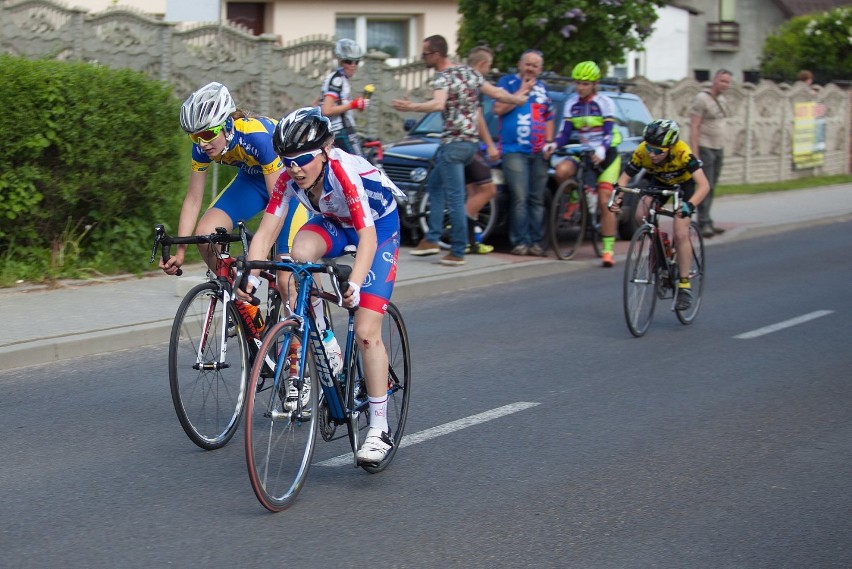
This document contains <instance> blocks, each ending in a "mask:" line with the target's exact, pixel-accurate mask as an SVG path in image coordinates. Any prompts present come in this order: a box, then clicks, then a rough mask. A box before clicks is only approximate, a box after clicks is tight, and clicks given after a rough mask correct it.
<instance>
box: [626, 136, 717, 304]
mask: <svg viewBox="0 0 852 569" xmlns="http://www.w3.org/2000/svg"><path fill="white" fill-rule="evenodd" d="M643 138H644V140H643V142H642V143H640V144H639V146H638V147H637V148H636V150H634V151H633V155H632V156H631V157H630V162H629V163H628V164H627V167H626V168H625V169H624V172H623V173H622V174H621V176H619V178H618V185H619V186H624V185H626V184H628V183H629V182H630V180H631V178H633V176H635V175H636V174H638V173H639V171H640V170H642V169H643V168H644V169H645V171H646V172H647V173H648V174H649V175H650V176H651V177H652V179H653V183H655V184H658V185H662V186H673V185H675V184H680V187H681V189H682V190H683V203H682V204H681V207H680V211H678V212H677V215H676V216H675V218H674V244H675V248H676V249H677V253H678V254H677V264H678V271H679V273H680V275H681V277H680V282H678V285H677V286H678V289H679V293H678V295H677V306H675V308H676V309H677V310H686V309H688V308H689V306H690V304H692V293H691V292H690V288H691V287H690V283H689V278H688V277H687V276H684V275H689V269H690V263H691V260H692V243H691V242H690V240H689V224H690V218H691V216H692V214H693V213H695V208H696V207H698V204H700V203H701V202H702V201H703V200H704V198H706V197H707V195H708V194H709V193H710V182H709V181H708V179H707V176H706V175H705V174H704V170H703V169H702V168H701V161H700V160H699V159H698V158H696V157H695V155H694V154H693V153H692V149H691V148H690V147H689V145H687V144H686V142H684V141H683V140H680V128H679V127H678V125H677V123H676V122H675V121H672V120H667V119H658V120H655V121H651V122H649V123H648V125H647V126H646V127H645V132H644V133H643ZM652 199H654V198H653V197H652V196H644V197H643V198H642V201H640V203H639V207H637V208H636V217H637V219H642V218H643V217H645V216H646V215H647V213H648V208H649V207H650V205H651V200H652ZM620 204H621V196H619V197H618V198H616V199H615V202H614V203H613V206H612V211H613V212H615V213H617V212H618V211H619V209H620V208H619V206H620Z"/></svg>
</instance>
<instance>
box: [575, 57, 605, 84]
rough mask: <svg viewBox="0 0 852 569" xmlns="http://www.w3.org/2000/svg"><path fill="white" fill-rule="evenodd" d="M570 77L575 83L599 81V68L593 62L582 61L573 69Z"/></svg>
mask: <svg viewBox="0 0 852 569" xmlns="http://www.w3.org/2000/svg"><path fill="white" fill-rule="evenodd" d="M571 77H572V78H573V79H574V80H575V81H600V79H601V68H600V67H598V65H597V64H596V63H595V62H594V61H582V62H580V63H578V64H577V65H576V66H575V67H574V71H572V72H571Z"/></svg>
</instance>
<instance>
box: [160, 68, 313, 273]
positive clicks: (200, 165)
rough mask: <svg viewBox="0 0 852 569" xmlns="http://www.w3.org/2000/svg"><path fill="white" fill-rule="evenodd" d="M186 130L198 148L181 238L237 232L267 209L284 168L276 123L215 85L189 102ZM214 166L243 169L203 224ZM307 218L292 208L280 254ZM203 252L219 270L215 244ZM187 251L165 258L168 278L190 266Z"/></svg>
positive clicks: (184, 119)
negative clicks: (237, 227)
mask: <svg viewBox="0 0 852 569" xmlns="http://www.w3.org/2000/svg"><path fill="white" fill-rule="evenodd" d="M180 126H181V128H182V129H183V130H184V131H186V132H187V133H188V134H189V137H190V139H192V142H193V143H194V144H193V146H192V172H191V173H190V175H189V187H188V189H187V192H186V197H185V198H184V200H183V207H182V208H181V212H180V220H179V222H178V235H190V234H191V233H192V231H193V228H194V230H195V234H196V235H209V234H211V233H215V231H216V228H217V227H225V228H227V229H228V230H231V229H233V228H234V226H235V225H236V224H237V222H238V221H240V220H243V221H248V220H249V219H251V218H252V217H254V216H255V215H256V214H257V213H259V212H261V211H263V210H264V208H265V207H266V204H267V203H269V198H270V196H271V195H272V190H273V188H274V187H275V182H276V180H277V179H278V176H279V174H281V172H282V171H283V168H284V164H283V163H282V162H281V159H280V158H279V157H278V155H277V154H276V153H275V149H274V148H273V146H272V133H273V131H274V129H275V121H274V120H272V119H269V118H267V117H255V116H250V115H249V114H247V113H246V112H245V111H242V110H240V109H237V107H236V105H235V104H234V100H233V98H231V94H230V93H229V92H228V89H227V88H226V87H225V86H224V85H222V84H221V83H216V82H213V83H208V84H207V85H205V86H204V87H201V88H200V89H199V90H198V91H196V92H194V93H193V94H192V95H190V96H189V98H187V99H186V101H184V103H183V106H182V107H181V111H180ZM212 162H218V163H220V164H226V165H228V166H236V167H237V168H238V171H237V175H236V176H235V177H234V179H233V180H231V182H230V183H229V184H228V186H227V187H226V188H225V189H224V190H222V192H221V193H220V194H219V195H218V196H217V197H216V199H215V200H214V201H213V203H212V204H210V206H209V208H208V209H207V211H205V212H204V215H202V216H201V219H200V220H199V219H198V213H199V212H200V211H201V203H202V201H203V199H204V184H205V181H206V179H207V171H208V169H209V168H210V164H211V163H212ZM297 209H298V211H297ZM307 219H308V214H307V210H306V209H305V208H304V207H302V208H296V207H295V206H294V207H293V208H291V214H290V216H289V218H288V219H287V223H286V224H285V226H284V230H282V232H281V235H280V236H278V240H277V243H276V245H277V247H278V249H279V251H289V245H290V243H291V242H292V235H295V231H296V230H297V229H298V228H299V227H300V226H301V225H302V224H303V223H304V222H305V221H307ZM196 221H197V223H196ZM291 234H292V235H291ZM199 250H200V251H201V254H202V256H203V257H204V261H205V262H206V263H207V266H208V267H210V268H211V269H215V267H216V255H215V254H214V253H213V252H211V251H210V249H209V246H208V245H199ZM185 253H186V245H178V246H177V250H176V251H175V254H174V255H173V256H171V257H169V259H168V260H167V261H165V262H163V261H162V260H160V268H161V269H163V271H165V272H166V273H167V274H170V275H173V274H175V273H176V272H177V270H178V269H179V268H180V266H181V265H182V264H183V262H184V255H185Z"/></svg>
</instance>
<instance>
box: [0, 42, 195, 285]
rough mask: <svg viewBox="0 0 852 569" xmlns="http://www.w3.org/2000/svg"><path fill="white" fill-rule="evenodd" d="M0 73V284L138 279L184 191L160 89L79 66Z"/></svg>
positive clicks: (11, 67)
mask: <svg viewBox="0 0 852 569" xmlns="http://www.w3.org/2000/svg"><path fill="white" fill-rule="evenodd" d="M0 66H2V68H3V70H4V81H2V82H0V106H2V108H3V109H5V111H6V113H7V117H9V119H10V120H8V122H7V124H9V127H8V128H7V130H6V131H5V133H4V135H5V136H3V137H2V142H0V194H2V195H3V200H0V220H2V221H3V223H0V246H2V250H3V251H4V252H5V253H4V255H3V257H2V258H0V284H5V285H8V284H10V282H14V280H16V279H25V280H35V281H44V280H52V279H56V278H60V277H80V276H85V274H86V273H87V272H88V273H91V272H105V273H109V272H117V271H131V272H139V271H140V270H142V269H143V268H145V267H146V264H145V263H147V259H145V256H146V255H149V254H150V246H151V243H152V238H153V231H152V230H153V226H154V224H155V223H157V222H158V221H162V220H166V219H167V220H172V219H174V220H176V219H177V216H178V211H179V208H180V204H181V202H182V201H183V196H184V194H185V188H186V180H187V172H188V168H187V166H186V160H187V158H186V157H187V155H188V150H187V140H186V137H184V136H182V133H181V131H180V129H179V126H178V121H177V117H178V113H179V109H180V101H178V100H177V99H176V98H175V97H174V95H173V94H172V92H171V87H169V86H168V85H166V84H163V83H159V82H155V81H151V80H149V79H147V78H146V77H145V76H144V75H142V74H140V73H137V72H134V71H129V70H114V69H108V68H104V67H99V66H96V65H91V64H87V63H64V62H57V61H31V60H27V59H21V58H16V57H11V56H6V55H0Z"/></svg>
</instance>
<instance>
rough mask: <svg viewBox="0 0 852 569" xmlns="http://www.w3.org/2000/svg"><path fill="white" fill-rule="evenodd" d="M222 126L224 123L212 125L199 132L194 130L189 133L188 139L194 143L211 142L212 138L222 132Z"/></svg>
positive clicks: (223, 126)
mask: <svg viewBox="0 0 852 569" xmlns="http://www.w3.org/2000/svg"><path fill="white" fill-rule="evenodd" d="M223 128H225V125H224V124H220V125H219V126H214V127H213V128H208V129H207V130H202V131H201V132H195V133H193V134H190V135H189V139H190V140H192V142H194V143H196V144H200V143H202V142H211V141H212V140H213V139H214V138H216V137H217V136H219V133H220V132H222V129H223Z"/></svg>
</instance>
